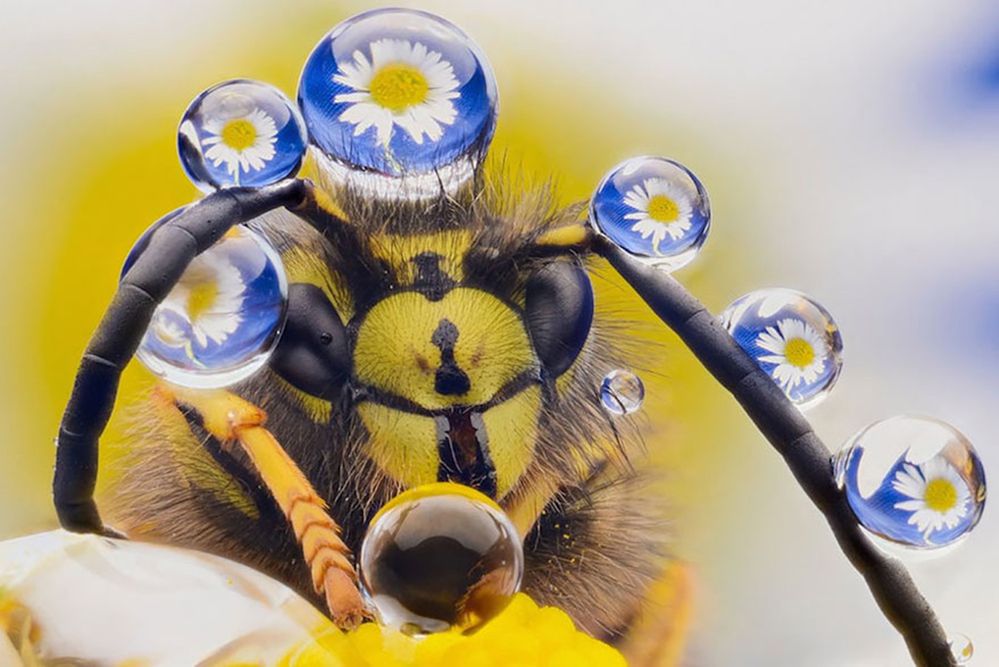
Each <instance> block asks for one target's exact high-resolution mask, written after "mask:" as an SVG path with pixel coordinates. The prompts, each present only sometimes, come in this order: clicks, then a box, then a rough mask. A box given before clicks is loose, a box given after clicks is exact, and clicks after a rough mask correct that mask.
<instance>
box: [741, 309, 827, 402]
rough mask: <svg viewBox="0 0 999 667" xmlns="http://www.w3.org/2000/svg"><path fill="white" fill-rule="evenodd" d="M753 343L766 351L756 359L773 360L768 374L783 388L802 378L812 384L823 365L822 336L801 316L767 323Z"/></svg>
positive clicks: (794, 385)
mask: <svg viewBox="0 0 999 667" xmlns="http://www.w3.org/2000/svg"><path fill="white" fill-rule="evenodd" d="M756 344H757V345H758V346H759V347H760V348H762V349H764V350H766V351H767V352H770V354H768V355H764V356H761V357H759V361H764V362H767V363H770V364H776V366H775V367H774V369H773V371H771V375H772V376H773V378H774V380H776V381H777V384H779V385H780V386H781V388H782V389H784V391H787V390H789V389H792V388H794V387H797V386H798V385H799V384H801V383H802V382H804V383H806V384H812V383H813V382H815V381H816V380H817V379H818V378H819V376H820V375H822V371H823V370H824V369H825V364H826V357H827V356H828V354H829V350H828V347H827V346H826V342H825V340H823V338H822V336H820V335H819V333H818V332H817V331H816V330H815V329H813V328H812V327H811V326H809V325H808V324H806V323H805V322H803V321H802V320H799V319H795V318H787V319H783V320H780V321H778V322H777V325H776V326H771V327H767V328H766V330H765V331H763V332H762V333H761V334H760V336H759V338H757V339H756Z"/></svg>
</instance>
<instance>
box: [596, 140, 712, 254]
mask: <svg viewBox="0 0 999 667" xmlns="http://www.w3.org/2000/svg"><path fill="white" fill-rule="evenodd" d="M590 221H591V222H592V223H593V225H594V226H595V227H596V228H597V229H598V230H599V231H600V232H601V233H602V234H604V235H605V236H607V237H608V238H609V239H610V240H611V241H613V242H614V243H616V244H617V245H618V246H620V247H621V248H623V249H624V250H626V251H628V252H629V253H631V254H632V255H633V256H635V257H638V258H639V259H642V260H643V261H645V262H646V263H647V264H649V265H651V266H655V267H657V268H662V269H665V270H668V271H673V270H676V269H679V268H680V267H682V266H685V265H686V264H688V263H689V262H690V261H691V260H693V259H694V257H695V256H696V255H697V252H698V251H699V250H700V249H701V246H702V245H704V241H705V240H706V239H707V237H708V230H709V229H710V227H711V207H710V204H709V202H708V193H707V192H706V191H705V190H704V186H703V185H701V182H700V181H699V180H698V179H697V177H696V176H694V174H693V172H691V171H690V170H689V169H687V168H686V167H684V166H683V165H682V164H680V163H679V162H676V161H674V160H669V159H667V158H661V157H636V158H632V159H630V160H626V161H625V162H622V163H621V164H619V165H617V166H616V167H614V168H613V169H611V170H610V171H609V172H608V173H607V175H606V176H604V178H603V180H602V181H600V185H598V186H597V190H596V192H595V193H594V194H593V198H592V200H591V201H590Z"/></svg>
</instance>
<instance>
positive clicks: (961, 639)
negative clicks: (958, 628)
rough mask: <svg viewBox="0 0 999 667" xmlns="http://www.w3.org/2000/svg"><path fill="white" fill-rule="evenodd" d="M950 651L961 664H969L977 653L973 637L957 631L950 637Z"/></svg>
mask: <svg viewBox="0 0 999 667" xmlns="http://www.w3.org/2000/svg"><path fill="white" fill-rule="evenodd" d="M950 652H951V654H952V655H953V656H954V660H956V661H957V664H959V665H967V664H968V663H969V662H971V658H972V657H973V656H974V655H975V646H974V644H972V643H971V638H970V637H968V636H967V635H962V634H961V633H959V632H957V633H954V634H953V635H951V637H950Z"/></svg>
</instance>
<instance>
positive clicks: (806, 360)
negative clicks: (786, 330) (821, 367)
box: [784, 338, 815, 368]
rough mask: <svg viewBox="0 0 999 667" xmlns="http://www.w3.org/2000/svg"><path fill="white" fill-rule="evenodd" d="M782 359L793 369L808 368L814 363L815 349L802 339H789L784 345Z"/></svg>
mask: <svg viewBox="0 0 999 667" xmlns="http://www.w3.org/2000/svg"><path fill="white" fill-rule="evenodd" d="M784 358H785V359H787V363H789V364H791V365H792V366H794V367H795V368H808V366H810V365H811V363H812V362H813V361H815V348H814V347H812V344H811V343H809V342H808V341H807V340H805V339H804V338H791V339H790V340H788V341H787V343H785V344H784Z"/></svg>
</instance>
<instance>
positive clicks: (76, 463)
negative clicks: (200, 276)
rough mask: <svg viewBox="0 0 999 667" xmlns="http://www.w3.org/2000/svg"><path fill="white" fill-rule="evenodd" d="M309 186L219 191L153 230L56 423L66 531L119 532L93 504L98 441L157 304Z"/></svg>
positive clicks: (56, 483) (58, 485) (56, 491)
mask: <svg viewBox="0 0 999 667" xmlns="http://www.w3.org/2000/svg"><path fill="white" fill-rule="evenodd" d="M304 187H305V184H304V182H303V181H284V182H282V183H277V184H275V185H272V186H268V187H265V188H260V189H257V190H253V189H246V188H232V189H226V190H220V191H218V192H214V193H212V194H210V195H208V196H206V197H205V198H204V199H202V200H200V201H199V202H197V203H195V204H192V205H191V206H189V207H188V208H187V209H184V210H183V211H182V212H181V213H179V214H177V215H176V216H175V217H173V218H172V219H170V220H168V221H166V222H165V223H164V224H163V225H162V226H160V227H159V229H157V230H156V231H155V232H154V233H153V235H152V237H151V238H150V240H149V244H148V245H147V247H146V248H145V250H143V251H142V253H141V254H140V255H139V257H138V258H137V259H136V261H135V264H133V265H132V268H131V269H129V271H128V273H127V274H125V277H124V278H122V280H121V283H120V284H119V285H118V291H117V292H116V293H115V295H114V299H113V300H112V301H111V305H110V306H109V307H108V309H107V311H106V312H105V313H104V317H103V319H101V323H100V325H99V326H98V327H97V331H95V332H94V335H93V337H92V338H91V339H90V343H89V345H88V346H87V350H86V352H85V353H84V355H83V360H82V361H81V362H80V368H79V370H78V371H77V374H76V381H75V382H74V384H73V391H72V394H71V395H70V398H69V403H68V404H67V405H66V411H65V412H64V413H63V417H62V424H61V425H60V426H59V436H58V438H57V439H56V464H55V479H54V480H53V483H52V491H53V495H54V500H55V506H56V513H57V514H58V515H59V522H60V523H61V524H62V526H63V527H64V528H66V529H67V530H72V531H75V532H80V533H103V534H116V533H115V532H114V531H112V530H109V529H107V528H105V526H104V523H103V522H102V521H101V517H100V513H99V512H98V511H97V504H96V503H95V502H94V487H95V486H96V484H97V457H98V448H99V445H98V440H99V438H100V436H101V433H103V432H104V428H105V427H106V426H107V423H108V420H109V419H110V418H111V410H112V408H113V407H114V401H115V395H116V394H117V392H118V381H119V379H120V378H121V372H122V370H124V368H125V366H126V365H127V364H128V362H129V360H130V359H131V358H132V355H133V354H135V350H136V349H137V348H138V347H139V343H140V342H141V340H142V336H143V335H144V334H145V332H146V327H148V326H149V320H150V318H151V317H152V315H153V311H154V310H156V306H158V305H159V303H160V302H161V301H162V300H163V299H164V298H165V297H166V295H167V294H169V293H170V290H171V289H173V287H174V285H176V284H177V281H178V280H179V279H180V276H181V275H182V274H183V273H184V269H186V268H187V265H188V264H190V262H191V260H193V259H194V257H195V256H196V255H198V254H199V253H201V252H204V251H205V250H207V249H208V248H209V247H211V246H212V245H213V244H214V243H215V242H216V241H218V240H219V239H220V238H222V235H223V234H225V233H226V232H227V231H228V230H229V228H231V227H232V226H234V225H236V224H239V223H242V222H247V221H249V220H251V219H253V218H255V217H257V216H259V215H262V214H263V213H266V212H267V211H270V210H272V209H275V208H278V207H280V206H289V207H293V206H296V205H298V204H299V203H300V202H301V201H302V198H303V195H304Z"/></svg>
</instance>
